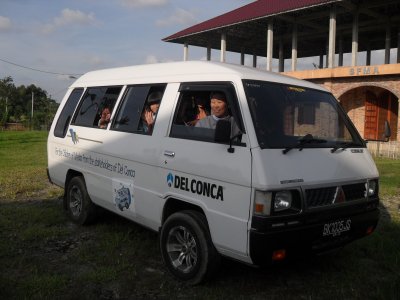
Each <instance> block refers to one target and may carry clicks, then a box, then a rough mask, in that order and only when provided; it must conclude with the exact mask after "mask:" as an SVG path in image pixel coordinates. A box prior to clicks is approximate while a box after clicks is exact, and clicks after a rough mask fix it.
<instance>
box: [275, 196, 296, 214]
mask: <svg viewBox="0 0 400 300" xmlns="http://www.w3.org/2000/svg"><path fill="white" fill-rule="evenodd" d="M291 206H292V193H291V192H290V191H281V192H277V193H276V194H275V199H274V211H276V212H278V211H283V210H286V209H289V208H290V207H291Z"/></svg>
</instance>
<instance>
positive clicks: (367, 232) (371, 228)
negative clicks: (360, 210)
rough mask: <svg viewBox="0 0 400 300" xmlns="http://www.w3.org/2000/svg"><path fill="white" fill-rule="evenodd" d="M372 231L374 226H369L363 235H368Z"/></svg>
mask: <svg viewBox="0 0 400 300" xmlns="http://www.w3.org/2000/svg"><path fill="white" fill-rule="evenodd" d="M374 230H375V227H374V226H369V227H368V228H367V231H366V232H365V234H366V235H370V234H371V233H373V232H374Z"/></svg>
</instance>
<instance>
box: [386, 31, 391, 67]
mask: <svg viewBox="0 0 400 300" xmlns="http://www.w3.org/2000/svg"><path fill="white" fill-rule="evenodd" d="M385 64H390V24H388V25H387V26H386V38H385Z"/></svg>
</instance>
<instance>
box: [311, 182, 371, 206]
mask: <svg viewBox="0 0 400 300" xmlns="http://www.w3.org/2000/svg"><path fill="white" fill-rule="evenodd" d="M365 188H366V187H365V183H356V184H348V185H342V186H332V187H325V188H318V189H307V190H306V204H307V207H308V208H310V207H320V206H325V205H332V204H335V203H338V202H342V201H338V199H339V198H340V196H339V195H338V194H339V193H341V190H342V191H343V194H344V199H343V201H346V202H348V201H353V200H358V199H364V198H365V194H366V190H365ZM335 198H336V199H335Z"/></svg>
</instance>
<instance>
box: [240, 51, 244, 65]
mask: <svg viewBox="0 0 400 300" xmlns="http://www.w3.org/2000/svg"><path fill="white" fill-rule="evenodd" d="M240 64H241V65H242V66H244V49H243V48H242V49H241V50H240Z"/></svg>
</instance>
